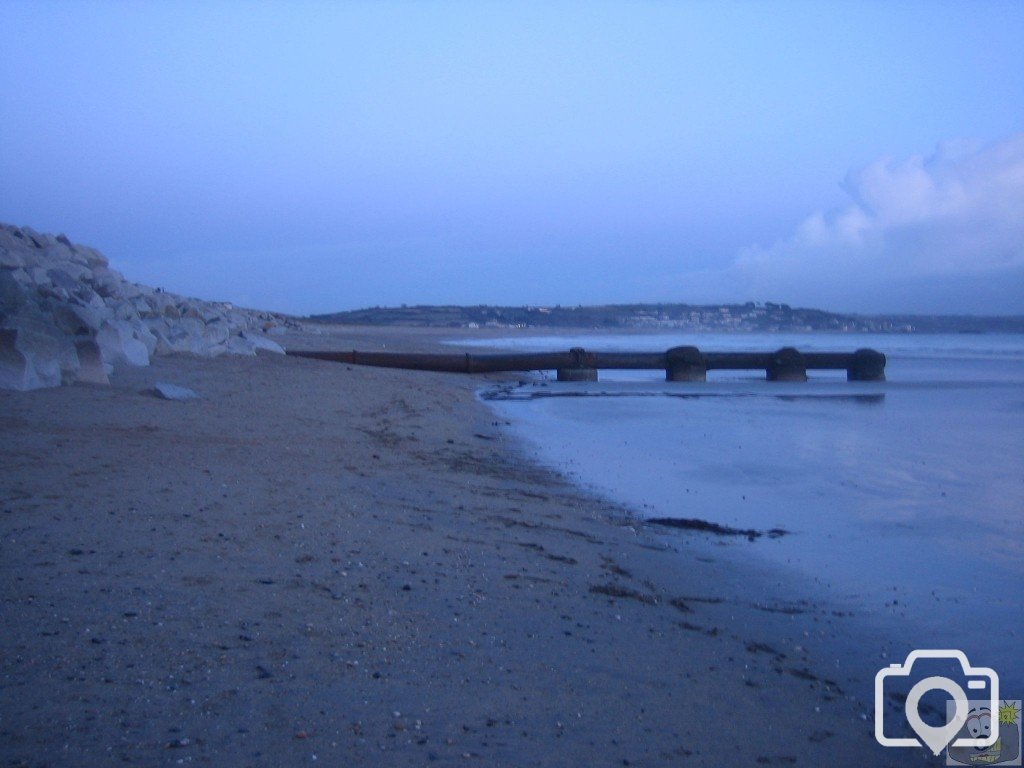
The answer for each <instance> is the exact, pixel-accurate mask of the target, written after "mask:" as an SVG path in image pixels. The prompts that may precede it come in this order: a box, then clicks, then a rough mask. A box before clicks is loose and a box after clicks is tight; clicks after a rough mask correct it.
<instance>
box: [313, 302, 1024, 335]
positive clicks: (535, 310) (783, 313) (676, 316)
mask: <svg viewBox="0 0 1024 768" xmlns="http://www.w3.org/2000/svg"><path fill="white" fill-rule="evenodd" d="M308 319H309V320H310V321H313V322H320V323H335V324H343V325H402V326H419V327H425V328H605V329H612V328H651V329H666V330H670V329H672V330H674V329H678V330H684V331H695V332H706V331H741V332H742V331H749V332H760V333H776V332H780V333H784V332H785V333H796V332H811V331H816V332H822V331H825V332H835V333H1024V315H1008V316H981V315H908V314H893V315H860V314H840V313H836V312H827V311H825V310H821V309H806V308H798V307H791V306H789V305H788V304H776V303H773V302H764V303H760V302H753V301H748V302H747V303H745V304H604V305H593V306H561V305H555V306H522V307H505V306H490V305H484V304H481V305H478V306H447V305H446V306H434V305H420V306H404V305H403V306H401V307H372V308H368V309H357V310H351V311H347V312H334V313H331V314H325V315H313V316H311V317H309V318H308Z"/></svg>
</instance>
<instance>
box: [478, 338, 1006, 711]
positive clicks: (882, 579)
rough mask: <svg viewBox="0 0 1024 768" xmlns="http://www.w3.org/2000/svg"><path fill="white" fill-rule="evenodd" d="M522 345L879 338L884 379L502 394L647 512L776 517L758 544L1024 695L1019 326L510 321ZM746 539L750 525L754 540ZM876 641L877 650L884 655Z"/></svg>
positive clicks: (655, 380)
mask: <svg viewBox="0 0 1024 768" xmlns="http://www.w3.org/2000/svg"><path fill="white" fill-rule="evenodd" d="M486 344H487V345H489V346H495V345H497V346H503V347H507V348H513V349H516V350H523V351H526V350H537V349H544V350H562V349H567V348H569V347H570V346H584V347H586V348H587V349H591V350H613V349H619V350H624V349H631V350H664V349H667V348H669V347H671V346H676V345H679V344H696V345H697V346H699V347H701V348H702V349H705V350H709V351H723V350H751V351H766V350H771V349H776V348H778V347H781V346H787V345H792V346H796V347H797V348H799V349H801V350H804V351H812V350H822V351H852V350H854V349H857V348H859V347H865V346H868V347H873V348H875V349H878V350H880V351H882V352H885V353H886V354H887V356H888V358H889V364H888V366H887V369H886V373H887V379H888V380H887V381H886V382H854V383H847V382H846V381H845V374H844V373H843V372H836V373H831V372H829V373H825V372H817V375H815V373H816V372H812V374H811V375H812V379H811V381H809V382H808V383H806V384H785V383H769V382H766V381H764V375H763V373H762V374H758V373H757V372H713V373H712V374H711V375H710V376H709V381H708V382H707V383H704V384H694V383H670V384H667V383H666V382H664V381H663V378H664V376H663V374H661V373H659V372H650V371H647V372H609V373H607V374H606V373H604V372H602V374H601V375H602V381H601V382H598V383H590V384H562V383H556V382H553V381H537V382H531V383H529V384H526V385H523V386H520V387H517V388H514V389H511V390H507V391H501V392H498V393H494V392H492V393H490V396H496V399H492V400H490V403H491V405H492V406H493V407H494V408H495V409H497V411H498V412H499V413H500V414H501V415H502V416H503V417H505V418H507V419H508V420H510V421H511V422H512V423H513V425H514V429H516V430H517V431H518V432H520V433H521V434H522V436H524V437H525V438H526V439H527V441H528V442H529V443H530V444H532V445H533V446H535V448H536V449H537V452H538V455H539V457H540V458H541V459H542V460H543V461H546V462H548V463H550V464H552V465H554V466H556V467H558V468H559V469H561V470H562V471H564V472H566V473H567V474H568V475H569V476H571V477H572V478H573V479H575V480H576V481H577V482H579V483H580V484H582V485H584V486H587V487H589V488H592V489H595V490H597V491H599V492H601V493H603V494H604V495H606V496H609V497H611V498H614V499H616V500H618V501H621V502H624V503H626V504H628V505H630V506H631V507H632V508H633V509H635V510H636V511H637V512H638V514H640V515H642V516H644V517H681V518H701V519H704V520H709V521H712V522H715V523H719V524H722V525H728V526H733V527H736V528H742V529H747V528H754V529H759V530H767V529H770V528H783V529H785V530H787V531H790V532H791V533H790V535H787V536H784V537H782V538H778V539H768V538H761V539H758V540H757V541H756V542H755V543H754V544H752V545H749V548H748V550H746V551H745V552H744V555H745V556H755V557H761V558H765V559H766V560H768V561H770V562H775V563H777V564H781V565H783V566H784V567H786V568H791V569H793V570H794V571H796V572H799V573H802V574H805V575H808V576H810V577H812V578H814V579H815V580H817V581H819V582H820V583H821V584H822V585H824V586H826V587H828V588H829V591H830V593H832V594H833V595H834V596H835V597H836V598H838V599H839V600H841V601H843V602H844V603H847V604H849V605H853V606H855V607H857V608H858V609H860V610H867V611H870V612H872V614H873V615H874V616H875V617H876V618H881V619H882V621H883V625H884V626H886V627H887V628H888V629H887V632H888V631H891V633H892V636H893V639H894V640H896V641H897V642H896V644H897V645H898V646H906V647H919V648H939V647H954V648H960V649H962V650H964V651H965V652H966V653H967V655H968V657H969V658H970V659H971V660H972V662H973V663H975V664H983V665H987V666H992V667H994V668H995V669H996V670H997V672H999V674H1000V675H1001V677H1002V678H1003V684H1004V691H1005V695H1006V696H1012V697H1014V698H1016V697H1019V695H1020V694H1021V693H1024V662H1022V660H1021V653H1020V651H1021V646H1022V643H1021V630H1022V628H1024V598H1022V588H1024V336H1017V335H1007V336H996V335H979V336H972V335H955V336H953V335H951V336H939V335H929V336H910V335H899V336H895V335H894V336H868V335H853V334H850V335H834V334H805V335H785V336H783V335H753V334H736V335H728V334H708V335H701V336H694V335H689V336H685V335H664V336H659V335H643V336H635V337H631V336H608V337H601V336H587V337H545V338H532V339H531V338H517V339H506V340H501V341H500V342H495V341H493V340H488V341H487V342H486ZM745 543H746V542H744V544H745ZM865 653H866V663H867V662H868V660H869V659H870V660H873V659H874V658H875V656H874V655H872V654H869V653H868V652H867V651H865Z"/></svg>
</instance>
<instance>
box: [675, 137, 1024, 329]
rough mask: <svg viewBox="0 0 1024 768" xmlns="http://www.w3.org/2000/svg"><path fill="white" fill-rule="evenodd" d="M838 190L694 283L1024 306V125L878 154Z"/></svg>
mask: <svg viewBox="0 0 1024 768" xmlns="http://www.w3.org/2000/svg"><path fill="white" fill-rule="evenodd" d="M843 189H844V190H845V191H846V193H847V194H848V195H849V197H850V202H849V203H848V204H847V205H846V206H844V207H842V208H839V209H837V210H834V211H831V212H827V213H825V212H817V213H814V214H812V215H811V216H809V217H808V218H806V219H805V220H804V221H803V222H802V223H801V224H800V226H799V227H798V228H797V230H796V231H795V232H794V233H793V234H792V235H790V236H789V237H786V238H783V239H781V240H779V241H777V242H776V243H774V244H773V245H771V246H768V247H761V246H758V245H754V246H751V247H748V248H746V249H744V250H743V251H742V252H741V253H740V254H739V256H738V257H737V258H736V260H735V262H734V263H733V264H732V265H731V266H730V267H728V268H726V269H724V270H721V271H717V272H716V271H708V272H705V273H702V274H699V275H692V276H690V281H691V282H695V283H704V284H705V285H706V286H707V287H708V289H710V290H717V291H720V292H722V293H735V292H736V291H740V292H747V293H749V294H750V295H756V296H762V295H769V296H785V297H787V298H788V300H789V301H791V302H796V303H805V304H806V303H815V302H816V303H819V304H821V303H824V304H826V305H828V306H829V307H830V308H833V307H834V308H841V309H848V310H856V311H885V310H887V309H891V308H893V307H899V308H901V309H905V310H910V311H922V312H938V311H942V310H943V308H949V307H957V308H958V309H959V310H960V311H967V312H975V313H999V312H1004V313H1016V312H1021V311H1024V298H1022V297H1024V133H1017V134H1014V135H1013V136H1010V137H1008V138H1006V139H1004V140H1002V141H998V142H994V143H991V144H987V145H981V146H979V145H977V144H972V143H970V142H966V141H953V142H948V143H944V144H941V145H940V146H939V147H938V148H937V149H936V150H935V152H933V153H932V154H931V155H929V156H923V155H914V156H911V157H909V158H906V159H893V158H881V159H879V160H876V161H875V162H872V163H870V164H869V165H867V166H865V167H864V168H860V169H857V170H853V171H851V172H850V173H849V174H848V175H847V177H846V180H845V182H844V183H843Z"/></svg>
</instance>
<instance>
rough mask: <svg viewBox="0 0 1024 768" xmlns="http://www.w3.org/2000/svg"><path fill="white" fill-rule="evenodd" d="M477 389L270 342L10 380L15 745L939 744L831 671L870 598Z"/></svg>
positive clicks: (0, 749)
mask: <svg viewBox="0 0 1024 768" xmlns="http://www.w3.org/2000/svg"><path fill="white" fill-rule="evenodd" d="M440 338H444V336H443V335H442V334H440V333H438V332H416V331H407V330H402V329H387V330H384V329H377V330H370V329H348V330H336V331H334V332H333V333H329V334H326V335H321V336H308V335H301V334H293V335H291V336H288V337H285V338H284V339H283V340H282V343H283V344H284V345H285V346H286V347H288V348H292V349H296V348H302V347H305V348H336V349H351V348H353V347H359V348H361V349H380V348H387V349H394V348H401V349H404V350H410V351H415V350H421V349H431V348H436V344H437V341H438V339H440ZM157 382H169V383H173V384H178V385H181V386H185V387H190V388H192V389H193V390H195V391H196V392H197V393H199V395H200V398H199V399H197V400H192V401H188V402H173V401H166V400H161V399H158V398H156V397H154V396H153V395H152V394H151V393H150V392H149V390H150V389H151V388H152V387H153V386H154V384H155V383H157ZM484 383H485V381H484V380H482V379H481V378H473V377H468V376H459V375H454V374H451V375H448V374H431V373H420V372H410V371H398V370H384V369H372V368H359V367H353V366H346V365H341V364H335V363H327V362H320V361H314V360H307V359H299V358H293V357H282V356H280V355H272V354H263V353H261V354H260V355H259V356H257V357H236V356H223V357H219V358H216V359H212V360H210V359H200V358H196V357H192V356H189V355H174V356H169V357H160V358H156V359H155V360H154V362H153V364H152V365H151V366H149V367H145V368H119V369H118V370H117V371H116V374H115V376H113V377H112V385H111V386H110V387H100V386H94V385H88V384H76V385H74V386H69V387H61V388H56V389H49V390H40V391H35V392H27V393H18V392H6V391H4V392H0V424H2V434H3V441H2V443H0V455H2V463H3V467H4V471H3V474H2V479H0V542H2V551H0V580H2V581H0V583H2V594H3V600H4V604H3V610H2V611H0V754H2V756H3V762H4V764H5V765H12V766H15V765H25V766H37V765H51V766H79V765H81V766H86V765H105V764H122V763H123V764H131V765H181V764H197V765H217V766H250V765H251V766H262V765H266V766H290V765H303V764H314V763H315V764H321V765H339V766H340V765H367V766H369V765H388V766H424V765H484V766H582V765H587V766H613V765H618V766H621V765H709V766H710V765H833V766H838V765H849V766H863V765H894V764H901V761H903V762H910V761H912V762H914V763H915V764H920V762H921V753H920V752H919V751H917V750H884V749H882V748H881V747H879V746H878V745H877V744H876V743H875V741H874V739H873V737H872V735H871V722H870V716H871V709H870V706H869V703H867V702H863V701H858V700H856V699H854V698H852V697H851V695H850V694H849V691H848V689H847V687H846V683H845V682H844V679H843V678H842V677H841V676H840V675H839V674H838V673H837V672H836V663H837V661H836V654H837V652H836V648H837V641H836V638H837V637H840V636H842V637H846V638H849V637H851V636H855V635H857V633H860V632H867V631H868V629H867V628H866V627H865V626H863V625H861V624H859V623H858V622H857V619H856V617H849V616H847V615H845V614H844V612H843V611H842V610H841V607H837V606H831V605H828V604H824V603H822V602H821V601H820V600H819V599H818V598H817V597H816V596H815V592H814V590H813V585H810V584H802V583H800V582H799V581H796V580H794V579H792V578H787V577H785V576H784V575H782V574H779V573H776V572H772V571H769V570H767V569H765V568H762V567H758V566H755V565H745V564H744V563H743V562H742V557H741V556H738V555H737V552H738V551H739V550H737V548H736V547H735V546H729V547H728V548H727V549H728V552H726V551H724V550H725V549H726V548H725V547H721V546H719V545H717V544H716V542H714V541H713V540H711V539H710V538H708V537H707V536H704V535H702V534H688V533H679V534H673V535H675V536H676V537H677V538H676V539H673V538H672V536H668V535H666V534H664V533H659V532H658V531H656V530H652V529H650V528H648V527H646V526H643V525H639V524H637V523H636V521H635V520H633V519H632V518H631V515H630V511H629V510H626V509H622V508H620V507H617V506H615V505H613V504H611V503H609V502H606V501H603V500H601V499H599V498H595V497H592V496H588V495H587V494H585V493H583V492H581V491H580V490H578V489H576V488H574V487H573V486H572V485H570V484H569V483H568V482H567V481H566V480H565V479H563V478H561V477H559V476H558V475H556V474H555V473H553V472H550V471H548V470H546V469H544V468H542V467H539V466H537V465H535V464H534V463H532V462H531V461H530V460H529V458H528V457H527V455H526V454H525V453H524V451H523V450H522V446H520V445H519V444H518V443H516V441H514V440H513V439H512V438H511V437H510V436H509V434H508V432H507V430H506V429H505V428H504V425H503V424H501V423H498V422H497V421H495V417H494V416H493V414H492V413H491V412H490V411H489V410H488V409H487V407H486V406H485V405H483V404H482V403H480V402H479V401H478V400H477V399H476V395H475V393H476V391H477V390H478V389H479V388H480V387H481V386H482V385H483V384H484ZM687 536H689V537H691V538H690V540H692V542H693V546H683V547H680V546H677V545H674V544H673V541H676V542H679V541H682V539H681V538H680V537H687ZM701 536H703V538H701ZM680 549H682V551H680ZM716 549H722V550H723V553H722V556H718V555H717V554H716ZM861 672H863V671H861ZM850 673H851V671H850V670H843V672H842V674H843V675H847V674H850ZM865 718H866V719H865Z"/></svg>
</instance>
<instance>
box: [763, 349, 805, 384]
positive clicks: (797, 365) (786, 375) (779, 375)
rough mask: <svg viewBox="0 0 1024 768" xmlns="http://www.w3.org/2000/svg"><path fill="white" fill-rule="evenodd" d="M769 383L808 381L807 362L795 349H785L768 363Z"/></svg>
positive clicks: (773, 356) (766, 371)
mask: <svg viewBox="0 0 1024 768" xmlns="http://www.w3.org/2000/svg"><path fill="white" fill-rule="evenodd" d="M765 373H766V374H767V378H768V381H807V362H806V361H805V360H804V356H803V355H801V354H800V353H799V352H797V351H796V350H795V349H794V348H793V347H783V348H782V349H780V350H779V351H778V352H776V353H775V354H774V355H772V358H771V360H770V361H769V362H768V367H767V369H766V370H765Z"/></svg>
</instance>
